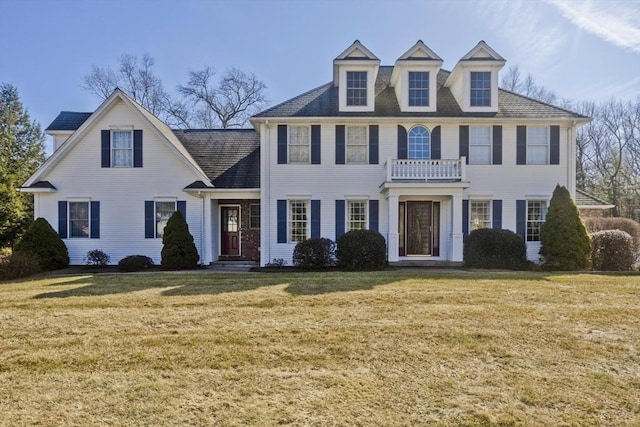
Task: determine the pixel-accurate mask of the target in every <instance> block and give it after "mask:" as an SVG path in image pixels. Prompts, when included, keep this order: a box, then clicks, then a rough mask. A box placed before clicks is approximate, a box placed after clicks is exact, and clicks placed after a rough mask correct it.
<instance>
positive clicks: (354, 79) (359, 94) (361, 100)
mask: <svg viewBox="0 0 640 427" xmlns="http://www.w3.org/2000/svg"><path fill="white" fill-rule="evenodd" d="M347 105H348V106H366V105H367V72H366V71H347Z"/></svg>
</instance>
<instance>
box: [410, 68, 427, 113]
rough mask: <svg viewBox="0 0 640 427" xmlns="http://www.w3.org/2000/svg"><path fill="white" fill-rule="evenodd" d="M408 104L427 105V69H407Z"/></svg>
mask: <svg viewBox="0 0 640 427" xmlns="http://www.w3.org/2000/svg"><path fill="white" fill-rule="evenodd" d="M409 106H410V107H428V106H429V72H428V71H409Z"/></svg>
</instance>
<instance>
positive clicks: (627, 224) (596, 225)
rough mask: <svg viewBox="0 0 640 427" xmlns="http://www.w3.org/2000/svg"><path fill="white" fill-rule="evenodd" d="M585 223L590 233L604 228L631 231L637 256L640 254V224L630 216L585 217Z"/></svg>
mask: <svg viewBox="0 0 640 427" xmlns="http://www.w3.org/2000/svg"><path fill="white" fill-rule="evenodd" d="M584 225H585V226H586V227H587V230H588V231H589V233H592V234H593V233H595V232H596V231H603V230H622V231H626V232H627V233H629V235H630V236H631V238H632V239H633V247H634V252H635V253H636V256H640V224H638V223H637V222H635V221H634V220H632V219H629V218H618V217H611V218H585V219H584Z"/></svg>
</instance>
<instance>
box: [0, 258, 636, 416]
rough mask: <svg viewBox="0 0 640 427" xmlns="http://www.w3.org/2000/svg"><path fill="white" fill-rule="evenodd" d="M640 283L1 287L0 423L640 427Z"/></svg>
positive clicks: (436, 280) (145, 281) (399, 276)
mask: <svg viewBox="0 0 640 427" xmlns="http://www.w3.org/2000/svg"><path fill="white" fill-rule="evenodd" d="M639 350H640V276H638V275H628V276H613V275H612V276H606V275H591V274H584V275H562V274H558V275H554V274H547V273H475V272H459V273H454V272H444V273H433V272H421V271H385V272H374V273H339V272H331V273H294V272H287V273H269V274H267V273H246V274H207V273H198V274H182V273H178V274H172V273H164V274H163V273H159V274H144V275H97V276H91V275H86V276H76V277H59V278H49V279H39V280H33V281H23V282H15V283H0V414H1V416H0V425H36V424H37V425H87V424H89V425H95V424H110V425H185V424H197V425H276V424H285V425H286V424H291V425H322V426H324V425H362V426H369V425H412V426H413V425H433V424H436V425H460V424H462V425H492V424H496V425H522V424H524V425H638V424H640V393H639V390H640V355H639Z"/></svg>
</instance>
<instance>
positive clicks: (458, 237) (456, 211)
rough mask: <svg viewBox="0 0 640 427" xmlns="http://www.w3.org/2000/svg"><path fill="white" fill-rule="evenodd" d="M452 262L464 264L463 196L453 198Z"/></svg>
mask: <svg viewBox="0 0 640 427" xmlns="http://www.w3.org/2000/svg"><path fill="white" fill-rule="evenodd" d="M451 212H452V215H451V217H452V218H451V220H452V221H453V224H452V227H451V261H458V262H462V250H463V242H462V195H460V194H455V195H453V197H452V198H451Z"/></svg>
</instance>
